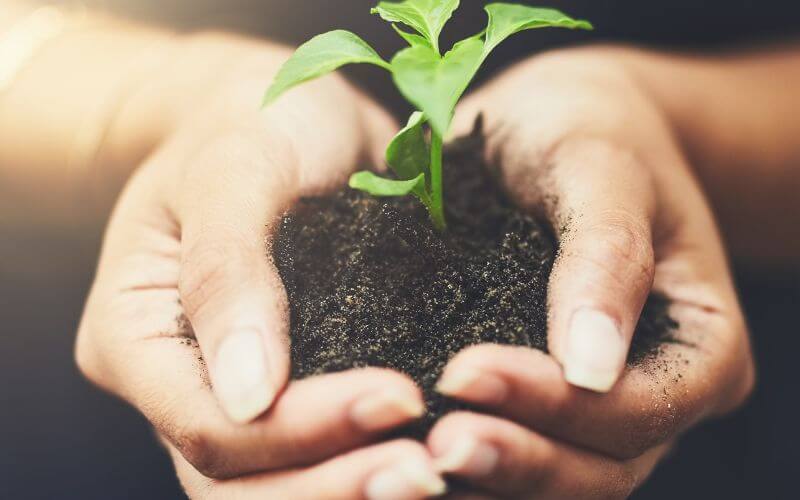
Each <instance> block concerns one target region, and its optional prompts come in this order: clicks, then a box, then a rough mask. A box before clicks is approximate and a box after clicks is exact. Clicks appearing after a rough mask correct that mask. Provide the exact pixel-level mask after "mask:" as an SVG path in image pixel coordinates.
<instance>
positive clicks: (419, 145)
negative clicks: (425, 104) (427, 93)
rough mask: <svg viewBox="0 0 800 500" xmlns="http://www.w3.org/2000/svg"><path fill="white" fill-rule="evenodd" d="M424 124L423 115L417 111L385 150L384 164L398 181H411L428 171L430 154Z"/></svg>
mask: <svg viewBox="0 0 800 500" xmlns="http://www.w3.org/2000/svg"><path fill="white" fill-rule="evenodd" d="M424 123H425V115H424V114H422V113H420V112H419V111H417V112H415V113H414V114H412V115H411V118H409V120H408V125H406V126H405V128H403V130H401V131H400V132H399V133H398V134H397V135H396V136H395V138H394V139H393V140H392V142H391V144H389V147H388V148H387V149H386V162H387V163H388V164H389V166H390V167H392V170H393V171H394V173H395V174H397V177H399V178H400V179H404V180H405V179H413V178H415V177H417V176H418V175H419V174H425V173H427V171H428V166H429V163H430V154H431V153H430V147H428V143H427V141H426V140H425V130H424V128H423V125H424Z"/></svg>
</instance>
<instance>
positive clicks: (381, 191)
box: [349, 171, 425, 196]
mask: <svg viewBox="0 0 800 500" xmlns="http://www.w3.org/2000/svg"><path fill="white" fill-rule="evenodd" d="M349 184H350V187H351V188H353V189H358V190H361V191H365V192H367V193H369V194H371V195H372V196H405V195H407V194H410V193H413V192H415V191H416V190H417V189H419V188H424V186H425V174H419V175H418V176H417V177H416V178H414V179H410V180H400V181H398V180H394V179H386V178H384V177H379V176H377V175H375V174H373V173H372V172H367V171H363V172H356V173H355V174H353V175H352V176H350V183H349Z"/></svg>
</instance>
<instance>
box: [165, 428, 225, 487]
mask: <svg viewBox="0 0 800 500" xmlns="http://www.w3.org/2000/svg"><path fill="white" fill-rule="evenodd" d="M171 441H172V443H173V444H174V445H175V447H176V448H177V449H178V451H180V453H181V455H183V457H184V458H185V459H186V461H187V462H189V463H190V464H191V465H192V467H194V468H195V469H196V470H197V471H198V472H199V473H200V474H202V475H203V476H205V477H208V478H212V479H226V478H228V477H230V475H231V474H230V470H229V467H228V465H227V462H226V460H225V459H224V457H223V455H222V453H221V451H222V448H221V447H220V446H219V445H218V442H217V439H216V437H215V436H214V435H213V433H212V432H209V431H208V430H206V429H203V428H198V427H187V428H184V429H181V430H179V431H177V432H175V433H174V434H173V436H172V437H171Z"/></svg>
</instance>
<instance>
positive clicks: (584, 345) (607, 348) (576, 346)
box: [563, 309, 627, 392]
mask: <svg viewBox="0 0 800 500" xmlns="http://www.w3.org/2000/svg"><path fill="white" fill-rule="evenodd" d="M626 356H627V346H626V344H625V341H624V340H623V338H622V333H621V332H620V331H619V327H618V326H617V324H616V322H614V320H612V319H611V318H610V317H609V316H608V315H606V314H603V313H601V312H599V311H595V310H592V309H581V310H579V311H577V312H576V313H575V314H574V315H573V317H572V323H571V325H570V329H569V332H568V336H567V342H566V346H565V350H564V360H563V363H564V376H565V378H566V379H567V382H569V383H570V384H572V385H575V386H577V387H582V388H584V389H589V390H592V391H595V392H608V391H610V390H611V388H612V387H613V386H614V384H615V383H616V382H617V379H618V378H619V376H620V374H621V373H622V370H623V369H624V367H625V358H626Z"/></svg>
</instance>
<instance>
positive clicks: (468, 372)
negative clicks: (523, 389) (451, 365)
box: [436, 368, 509, 404]
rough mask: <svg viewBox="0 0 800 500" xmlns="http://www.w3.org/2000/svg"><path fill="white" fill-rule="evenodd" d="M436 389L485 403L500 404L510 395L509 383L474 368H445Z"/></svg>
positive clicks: (445, 393) (443, 392) (450, 394)
mask: <svg viewBox="0 0 800 500" xmlns="http://www.w3.org/2000/svg"><path fill="white" fill-rule="evenodd" d="M436 391H437V392H440V393H442V394H444V395H446V396H453V397H458V398H461V399H467V400H469V401H473V402H477V403H483V404H500V403H502V402H503V401H504V400H505V399H506V397H508V391H509V389H508V384H506V382H505V381H504V380H503V379H501V378H500V377H498V376H497V375H492V374H491V373H483V372H479V371H478V370H473V369H469V368H467V369H453V370H445V373H444V375H443V376H442V378H441V380H439V383H438V384H436Z"/></svg>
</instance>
